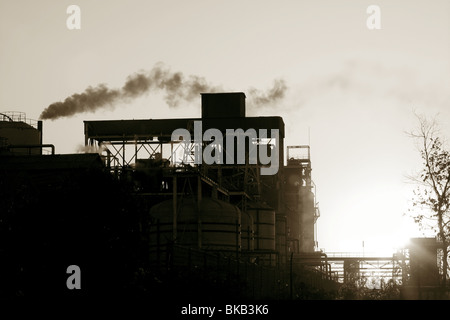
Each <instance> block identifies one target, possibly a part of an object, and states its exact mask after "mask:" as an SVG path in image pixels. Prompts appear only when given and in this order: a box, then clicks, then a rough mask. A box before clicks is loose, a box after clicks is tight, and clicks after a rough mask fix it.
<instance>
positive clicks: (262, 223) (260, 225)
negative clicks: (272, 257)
mask: <svg viewBox="0 0 450 320" xmlns="http://www.w3.org/2000/svg"><path fill="white" fill-rule="evenodd" d="M247 213H248V214H249V215H250V216H251V217H252V218H253V228H254V232H255V251H275V211H274V210H273V209H272V208H271V207H269V206H267V205H265V204H263V203H258V202H257V203H250V204H248V207H247Z"/></svg>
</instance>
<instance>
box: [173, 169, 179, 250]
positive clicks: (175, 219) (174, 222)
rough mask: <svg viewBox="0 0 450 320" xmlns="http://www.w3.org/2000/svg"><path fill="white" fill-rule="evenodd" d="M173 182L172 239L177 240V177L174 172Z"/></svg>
mask: <svg viewBox="0 0 450 320" xmlns="http://www.w3.org/2000/svg"><path fill="white" fill-rule="evenodd" d="M172 182H173V196H172V199H173V200H172V202H173V208H172V209H173V225H172V232H173V234H172V240H173V241H174V242H176V240H177V206H178V205H177V177H176V175H175V174H174V176H173V178H172Z"/></svg>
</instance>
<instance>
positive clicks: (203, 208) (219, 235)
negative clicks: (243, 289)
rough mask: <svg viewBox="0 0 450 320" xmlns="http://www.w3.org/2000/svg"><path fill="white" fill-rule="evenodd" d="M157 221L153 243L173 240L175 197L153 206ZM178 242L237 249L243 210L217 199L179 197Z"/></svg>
mask: <svg viewBox="0 0 450 320" xmlns="http://www.w3.org/2000/svg"><path fill="white" fill-rule="evenodd" d="M150 215H151V217H152V218H153V219H154V222H155V223H154V224H152V226H151V228H150V246H151V247H152V248H153V251H155V250H156V249H157V247H159V248H162V247H165V246H166V245H167V244H169V243H173V235H174V233H173V201H172V200H166V201H163V202H160V203H158V204H156V205H154V206H153V207H152V208H151V209H150ZM176 244H177V245H181V246H187V247H190V248H199V249H205V250H214V251H229V252H236V251H240V250H241V212H240V210H239V208H238V207H236V206H234V205H232V204H230V203H228V202H225V201H221V200H217V199H212V198H202V200H201V201H200V202H197V199H195V198H193V197H185V198H183V199H180V200H179V201H178V212H177V226H176Z"/></svg>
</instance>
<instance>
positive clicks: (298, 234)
mask: <svg viewBox="0 0 450 320" xmlns="http://www.w3.org/2000/svg"><path fill="white" fill-rule="evenodd" d="M201 101H202V106H201V110H202V116H201V118H183V119H178V118H177V119H149V120H112V121H85V122H84V128H85V143H86V145H87V146H94V147H96V148H98V149H99V150H100V151H101V152H102V153H103V157H104V159H105V163H106V165H107V166H108V167H109V168H110V170H111V172H113V174H116V175H117V176H118V177H119V178H121V179H128V180H131V181H133V183H134V184H135V187H136V190H137V193H138V194H139V195H140V196H142V197H146V198H147V199H148V202H149V203H150V204H151V205H150V210H149V212H150V216H151V217H153V218H154V224H153V225H152V229H151V234H152V243H153V244H154V247H155V248H154V249H155V252H156V251H158V252H159V253H160V252H161V250H162V249H163V248H165V247H166V245H167V244H168V243H171V244H177V245H180V246H188V247H190V248H196V249H202V250H209V251H221V252H229V253H233V254H237V255H238V256H239V257H240V258H244V257H246V258H247V259H249V260H251V261H254V260H256V259H258V260H259V261H264V263H266V264H268V265H276V264H279V263H287V261H288V260H289V259H290V255H291V254H304V253H309V254H314V253H315V249H316V248H315V243H316V241H315V235H314V230H315V222H316V219H317V217H318V208H317V207H316V201H315V196H314V186H313V183H312V180H311V159H310V153H309V146H288V147H287V151H288V159H287V163H286V165H285V164H284V163H285V154H284V150H285V146H284V138H285V130H284V122H283V119H282V118H281V117H277V116H273V117H247V116H246V115H245V94H244V93H242V92H232V93H205V94H202V95H201ZM198 123H201V130H202V131H201V133H200V134H201V137H203V136H204V134H205V133H206V132H208V131H209V130H210V129H214V130H218V131H220V133H222V136H223V141H222V146H221V148H222V147H223V150H222V151H223V154H224V155H225V156H224V157H223V160H222V161H223V163H206V161H205V159H202V160H201V162H196V161H195V160H196V159H195V158H196V153H197V154H202V153H203V152H204V151H205V148H207V145H208V143H211V144H212V141H213V139H210V140H208V141H205V140H201V141H199V139H198V137H196V135H198V132H195V130H196V126H197V128H198V127H199V126H198ZM177 129H186V130H187V131H188V132H189V133H190V135H191V136H190V141H189V143H186V141H184V140H180V139H179V138H178V137H176V139H173V137H172V133H173V132H174V131H175V130H177ZM238 129H242V132H243V133H244V134H246V133H248V132H249V130H252V129H254V130H255V132H256V133H258V132H260V130H267V131H268V132H272V131H271V130H277V132H278V137H272V136H270V135H269V134H267V137H265V138H261V137H257V138H256V139H255V137H249V135H247V136H244V138H245V161H241V163H238V161H236V160H237V159H236V158H237V157H236V155H237V153H238V152H239V150H237V146H236V144H234V145H233V147H234V150H230V149H231V148H233V147H231V148H230V146H231V145H232V144H228V140H230V139H235V141H236V140H237V139H239V137H236V136H231V135H230V131H229V130H235V132H236V131H237V130H238ZM241 137H242V136H241ZM227 147H228V149H227ZM252 147H254V148H255V152H254V154H253V155H255V154H256V155H258V154H260V151H261V150H262V148H265V149H266V150H268V152H269V153H270V152H272V153H274V152H275V151H274V150H275V148H276V149H277V154H272V156H277V159H276V162H277V165H278V166H279V168H278V170H277V171H276V172H275V173H274V174H271V175H263V174H261V172H262V171H261V168H264V167H268V164H267V163H266V164H263V163H261V161H260V159H257V160H256V161H253V162H252V154H251V153H252V151H251V148H252ZM216 152H217V149H216ZM230 154H231V155H232V156H234V159H233V158H231V159H232V160H235V161H231V162H233V163H230V161H226V160H225V159H228V160H230V158H227V156H229V155H230ZM177 156H178V159H177V158H176V157H177ZM197 158H198V157H197ZM272 159H274V158H273V157H272ZM270 165H272V166H273V165H274V164H273V163H272V164H270ZM319 262H320V255H318V263H319Z"/></svg>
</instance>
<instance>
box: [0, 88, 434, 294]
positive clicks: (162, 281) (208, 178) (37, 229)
mask: <svg viewBox="0 0 450 320" xmlns="http://www.w3.org/2000/svg"><path fill="white" fill-rule="evenodd" d="M245 98H246V97H245V94H244V93H242V92H231V93H204V94H202V95H201V102H202V104H201V110H202V116H201V118H176V119H146V120H107V121H84V134H85V145H86V147H88V148H87V149H89V150H96V152H94V153H85V154H57V153H56V152H55V148H54V147H53V146H52V145H51V144H44V143H43V141H42V127H43V123H42V121H38V122H36V123H30V122H29V121H28V120H27V119H26V117H25V115H24V114H21V113H3V114H2V119H1V120H2V121H0V124H1V127H0V136H2V140H1V151H0V152H1V154H0V193H1V195H2V196H1V200H0V201H1V203H0V206H1V208H0V212H1V222H0V227H1V230H0V237H1V240H0V254H1V255H2V258H1V260H2V261H3V262H4V263H2V264H1V268H2V269H1V270H0V274H1V275H0V279H1V282H2V283H1V285H0V294H1V296H2V297H5V296H6V297H8V296H17V295H19V296H97V295H99V296H121V295H127V296H143V297H152V298H155V299H166V298H167V299H169V298H170V299H178V300H183V299H184V300H186V301H187V300H188V299H204V300H216V299H219V298H233V299H239V298H242V299H276V300H283V299H336V298H338V295H339V292H340V289H341V288H342V286H343V285H344V284H348V283H351V282H354V281H356V280H357V278H358V277H359V276H360V271H361V269H362V267H361V266H362V263H363V261H366V262H367V261H369V260H370V259H371V257H358V258H354V257H353V258H348V259H347V258H345V257H336V256H334V257H331V256H328V255H327V254H326V253H324V252H322V251H321V250H319V249H318V247H317V239H316V234H315V225H316V221H317V219H318V218H319V217H320V212H319V208H318V205H317V200H316V197H315V188H316V187H315V184H314V183H313V180H312V162H311V154H310V147H309V146H308V145H295V146H285V145H284V138H285V128H284V122H283V119H282V118H281V117H278V116H271V117H247V116H246V113H245V108H246V106H245ZM194 121H201V122H202V128H203V131H206V130H208V129H217V130H219V131H220V132H222V133H223V137H224V142H223V144H222V145H221V146H220V147H218V148H222V149H216V152H217V150H220V151H221V152H224V153H225V154H226V153H227V152H228V153H230V152H232V154H233V155H236V151H237V150H226V146H227V144H226V143H225V142H226V141H227V139H238V138H239V137H236V136H227V135H226V130H227V129H237V128H240V129H242V131H243V132H247V130H249V129H254V130H256V131H258V130H260V129H266V130H269V131H270V130H271V129H276V130H278V132H279V136H278V139H277V138H275V137H272V136H269V137H267V138H264V139H262V138H257V139H246V146H247V148H246V150H249V148H250V146H252V147H255V148H256V149H257V150H259V149H260V148H266V149H267V150H269V152H274V150H275V149H274V148H276V149H277V150H278V163H279V170H278V171H277V172H276V173H275V174H273V175H261V174H260V172H261V171H260V169H261V168H262V167H267V166H268V165H267V164H262V163H261V162H259V161H258V162H257V163H251V162H250V161H249V157H250V156H251V155H250V154H249V153H248V152H247V153H246V156H245V162H244V163H236V162H235V163H232V164H230V163H214V164H206V163H204V162H203V163H201V164H196V163H195V159H194V157H195V151H199V150H200V151H202V150H203V148H204V147H205V145H206V144H208V143H211V141H199V140H198V139H197V140H196V137H194V126H193V124H194ZM180 128H182V129H187V130H188V131H189V132H191V133H192V142H191V143H189V144H187V143H184V142H183V141H180V140H179V139H178V138H177V139H173V137H172V133H173V131H174V130H176V129H180ZM240 138H242V139H245V135H244V136H242V137H240ZM196 148H197V149H196ZM285 151H286V154H285ZM177 156H179V157H180V158H179V159H175V157H177ZM285 159H286V161H285ZM423 243H425V242H423ZM423 247H424V248H425V247H426V248H428V249H429V248H431V249H429V250H428V253H429V254H431V258H429V257H426V258H423V256H424V255H421V254H416V255H414V257H416V258H415V259H416V260H415V261H418V262H417V263H416V266H417V265H420V267H414V266H415V265H414V263H413V261H411V264H409V263H408V262H409V258H407V257H405V256H393V257H387V258H386V257H385V258H380V257H378V258H375V257H372V258H373V260H370V261H372V262H373V263H375V261H384V262H386V260H388V261H387V262H386V263H389V266H390V267H389V268H388V271H389V272H390V274H391V275H392V277H394V278H395V277H397V278H399V279H400V280H402V281H403V284H406V282H407V280H408V281H410V282H408V283H409V284H410V285H411V287H414V288H416V287H418V286H419V285H420V284H418V283H413V282H414V281H416V280H415V279H419V278H420V281H421V285H425V284H426V286H427V287H432V286H436V285H437V278H435V277H434V276H435V275H437V267H436V265H435V264H433V263H432V261H433V258H434V257H435V251H436V248H435V244H433V243H429V242H427V243H426V244H425V245H424V246H423ZM433 252H434V253H433ZM411 259H412V256H411ZM424 259H425V260H424ZM423 261H426V263H424V262H423ZM430 261H431V264H430ZM337 262H339V263H340V269H339V270H334V269H333V268H332V267H333V266H334V264H335V263H337ZM407 264H408V266H411V269H408V270H412V273H411V275H410V276H407V274H406V272H405V270H406V269H405V266H406V265H407ZM70 265H77V266H79V267H80V270H81V289H79V290H76V289H75V290H69V289H68V288H67V286H66V280H67V277H68V274H67V273H66V270H67V267H68V266H70ZM424 266H425V267H424ZM414 268H416V269H414ZM381 269H383V268H381ZM414 270H416V271H414ZM382 271H383V270H382ZM402 271H403V272H402ZM416 282H417V281H416ZM405 292H406V291H405ZM408 292H409V293H408V294H409V296H407V295H408V294H407V293H405V297H410V298H418V296H417V294H416V291H414V290H413V291H408ZM411 292H412V293H411Z"/></svg>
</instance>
